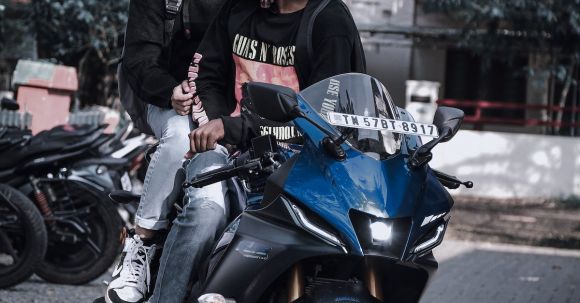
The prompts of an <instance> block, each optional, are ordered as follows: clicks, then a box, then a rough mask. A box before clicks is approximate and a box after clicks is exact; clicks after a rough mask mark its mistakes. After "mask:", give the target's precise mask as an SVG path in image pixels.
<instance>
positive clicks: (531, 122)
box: [437, 99, 580, 136]
mask: <svg viewBox="0 0 580 303" xmlns="http://www.w3.org/2000/svg"><path fill="white" fill-rule="evenodd" d="M437 104H438V105H440V106H452V107H457V108H461V109H465V110H469V111H470V112H471V111H472V112H473V114H470V115H466V116H465V118H464V120H463V121H464V122H466V123H469V124H473V126H474V128H475V129H477V130H482V129H483V126H484V125H486V124H494V125H509V126H544V127H547V128H551V129H562V128H570V129H571V132H570V133H571V135H573V136H574V135H577V132H576V131H575V129H577V128H580V123H579V122H578V121H577V119H576V118H577V117H576V116H577V114H578V113H580V107H578V106H572V107H561V106H557V105H539V104H521V103H513V102H492V101H485V100H455V99H440V100H437ZM490 110H502V111H510V112H519V113H523V115H520V116H523V118H517V117H515V118H511V117H510V118H506V117H498V116H494V114H493V113H490ZM530 111H535V112H539V113H540V114H539V115H538V116H542V117H546V118H545V119H537V118H528V117H527V116H529V115H528V114H529V112H530ZM558 112H563V113H569V114H570V117H569V119H567V120H566V121H557V120H556V119H553V118H551V117H553V116H554V114H555V113H558Z"/></svg>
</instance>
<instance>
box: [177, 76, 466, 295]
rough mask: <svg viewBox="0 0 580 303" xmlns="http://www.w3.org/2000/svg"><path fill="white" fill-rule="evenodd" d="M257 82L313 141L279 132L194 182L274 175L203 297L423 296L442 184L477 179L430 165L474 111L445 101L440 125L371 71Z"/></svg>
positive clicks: (221, 245)
mask: <svg viewBox="0 0 580 303" xmlns="http://www.w3.org/2000/svg"><path fill="white" fill-rule="evenodd" d="M246 91H247V94H248V97H249V98H250V100H251V101H252V103H253V105H254V108H255V111H256V112H257V113H258V114H259V115H260V116H261V117H263V118H266V119H269V120H273V121H277V122H293V124H294V126H295V127H296V128H297V129H298V130H299V131H300V132H301V133H302V134H303V137H304V145H303V146H302V148H301V149H300V150H299V151H296V152H295V153H294V154H293V155H291V156H290V157H288V154H289V153H288V152H287V151H283V150H281V149H279V148H277V145H276V144H275V142H273V140H272V138H271V137H270V138H269V139H268V140H266V141H265V142H261V143H260V144H258V145H259V146H261V147H260V148H257V147H255V148H254V151H253V155H254V157H250V159H251V160H240V159H238V161H236V163H235V164H233V165H231V166H228V167H225V168H221V169H219V170H216V171H212V172H208V173H205V174H202V175H198V176H197V177H196V178H194V179H193V180H190V182H189V184H188V185H190V186H196V187H200V186H203V185H206V184H210V183H213V182H218V181H222V180H225V179H227V178H230V177H232V176H238V177H241V178H242V179H245V180H246V181H251V180H252V179H256V177H259V176H264V175H269V176H268V177H267V178H266V179H265V183H263V187H262V188H263V198H262V199H261V202H260V204H259V206H258V207H255V208H254V209H253V210H246V211H244V212H242V213H241V215H239V216H238V217H237V218H236V219H235V220H234V221H233V222H232V223H231V224H230V225H229V226H228V228H227V229H226V230H225V232H224V233H223V235H222V237H221V239H220V241H219V242H218V244H217V245H216V247H215V249H214V250H213V252H212V254H211V256H210V259H209V263H208V268H207V272H206V273H205V274H204V276H203V277H202V278H201V281H202V282H203V283H202V284H203V287H202V289H203V291H202V293H203V294H204V295H202V296H201V297H200V300H199V301H200V302H248V303H250V302H252V303H253V302H417V301H419V299H420V298H421V295H422V294H423V292H424V291H425V289H426V287H427V285H428V283H429V280H430V278H431V277H432V276H433V274H434V272H435V271H436V269H437V266H438V265H437V264H438V263H437V261H436V260H435V258H434V256H433V254H432V252H431V251H432V249H433V248H435V247H436V246H437V245H439V244H440V243H441V241H442V240H443V235H444V234H445V229H446V228H447V224H448V222H449V218H450V211H451V207H452V206H453V200H452V198H451V196H450V195H449V194H448V192H447V191H446V190H445V189H444V188H443V187H444V186H446V187H448V188H457V187H459V186H460V185H464V186H466V187H471V186H472V184H471V182H461V181H460V180H458V179H457V178H455V177H452V176H449V175H445V174H443V173H440V172H438V171H436V170H433V169H431V168H430V167H429V166H428V165H427V163H428V162H429V160H430V159H431V149H432V148H433V147H434V146H435V145H437V144H438V143H442V142H445V141H448V140H450V139H451V138H452V137H453V136H454V135H455V133H456V132H457V130H458V129H459V126H460V124H461V122H462V120H463V112H462V111H461V110H458V109H454V108H448V107H440V108H439V109H438V110H437V112H436V114H435V118H434V122H433V124H422V123H416V122H414V121H413V118H412V117H411V116H410V115H409V113H408V112H406V111H405V110H403V109H401V108H398V107H396V106H395V105H394V103H393V101H392V99H391V97H390V96H389V93H388V91H387V90H386V89H385V87H384V86H383V85H382V84H381V83H380V82H379V81H378V80H377V79H374V78H372V77H370V76H368V75H362V74H344V75H339V76H336V77H332V78H329V79H326V80H323V81H321V82H319V83H317V84H315V85H313V86H311V87H309V88H308V89H306V90H304V91H302V92H301V93H299V94H296V93H294V92H293V91H292V90H290V89H289V88H285V87H281V86H276V85H270V84H262V83H250V84H247V87H246ZM421 137H431V138H432V140H431V141H429V142H428V143H426V144H422V143H421ZM262 141H264V140H262ZM256 142H258V141H256ZM258 150H260V151H258ZM283 159H286V160H283ZM257 179H259V178H257Z"/></svg>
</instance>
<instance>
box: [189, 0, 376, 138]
mask: <svg viewBox="0 0 580 303" xmlns="http://www.w3.org/2000/svg"><path fill="white" fill-rule="evenodd" d="M257 9H260V8H259V1H257V0H230V1H228V2H226V4H224V6H223V7H222V9H221V10H220V12H219V13H218V15H217V16H216V19H215V20H214V21H213V22H212V24H211V25H210V27H209V28H208V30H207V33H206V36H205V37H204V39H203V41H202V43H201V45H200V47H199V50H198V52H199V53H200V54H201V55H202V56H203V59H202V60H201V64H200V65H199V73H198V75H196V76H197V78H196V79H190V82H192V83H195V86H196V88H197V93H198V95H199V97H200V99H201V102H202V104H203V107H204V109H205V111H206V113H207V116H208V118H209V119H210V120H211V119H216V118H222V120H223V122H224V127H225V138H224V140H223V143H228V144H235V145H238V146H240V147H244V146H245V145H246V144H247V142H248V140H249V139H250V138H252V137H254V136H256V135H257V134H258V130H257V125H256V124H255V123H254V121H255V119H251V118H250V117H249V116H248V115H247V113H246V114H244V111H243V112H242V113H243V114H242V116H241V117H230V114H231V113H232V112H233V111H234V109H235V107H236V105H237V104H236V100H235V98H234V78H235V66H234V63H233V60H232V43H233V39H234V32H235V29H236V28H237V27H238V26H239V25H240V24H242V22H244V20H245V19H246V18H248V17H249V16H251V15H252V13H253V12H254V11H255V10H257ZM294 67H295V69H296V72H297V75H298V80H299V84H300V89H301V90H302V89H304V88H306V87H308V86H310V85H311V84H314V83H316V82H318V81H320V80H323V79H326V78H328V77H331V76H334V75H337V74H342V73H347V72H360V73H365V72H366V63H365V57H364V51H363V48H362V44H361V41H360V37H359V34H358V30H357V28H356V25H355V23H354V20H353V19H352V16H351V14H350V12H349V11H348V8H347V7H346V5H345V4H344V3H343V2H342V1H341V0H309V1H308V4H307V6H306V8H305V9H304V12H303V14H302V19H301V23H300V29H299V31H298V36H297V37H296V61H295V64H294Z"/></svg>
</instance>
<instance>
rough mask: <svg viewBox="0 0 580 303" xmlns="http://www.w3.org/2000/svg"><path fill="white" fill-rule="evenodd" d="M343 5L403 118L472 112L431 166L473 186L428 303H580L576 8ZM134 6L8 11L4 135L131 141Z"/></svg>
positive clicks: (397, 0) (71, 1)
mask: <svg viewBox="0 0 580 303" xmlns="http://www.w3.org/2000/svg"><path fill="white" fill-rule="evenodd" d="M345 2H346V3H347V5H348V6H349V7H350V9H351V12H352V14H353V16H354V18H355V21H356V22H357V25H358V28H359V30H360V32H361V37H362V39H363V43H364V46H365V51H366V57H367V65H368V71H369V73H370V74H371V75H373V76H375V77H377V78H378V79H379V80H381V81H382V82H383V83H384V84H385V86H386V87H387V89H388V90H389V92H390V93H391V95H392V97H393V99H394V100H395V102H396V104H397V105H398V106H400V107H404V108H407V110H409V111H410V112H411V114H412V115H413V116H414V117H415V119H416V120H418V121H419V122H426V123H429V122H431V120H432V118H433V114H434V112H435V109H436V108H437V106H453V107H458V108H461V109H463V110H464V111H465V113H466V118H465V121H464V125H463V127H462V130H461V131H460V133H459V134H458V135H457V136H456V137H455V138H454V140H452V141H450V142H449V143H446V144H442V145H440V146H438V147H436V149H435V151H434V157H433V161H432V162H431V166H433V167H435V168H437V169H440V170H442V171H444V172H446V173H449V174H452V175H456V176H458V177H460V178H463V179H469V180H472V181H473V182H474V183H475V186H474V188H473V189H457V190H454V191H452V194H453V196H454V197H455V199H456V206H455V208H454V209H455V211H454V214H453V216H452V219H451V224H450V230H449V232H448V233H447V236H446V240H445V241H444V244H443V246H442V247H441V248H438V251H436V255H439V257H440V258H441V259H442V260H443V262H442V263H441V266H440V267H441V268H440V271H439V273H438V275H439V276H438V278H437V279H436V280H435V281H434V283H433V285H432V286H431V287H430V288H429V290H428V292H427V294H426V296H425V298H424V302H490V301H496V302H520V301H521V302H580V274H579V273H580V140H579V136H580V121H579V120H578V119H579V118H580V88H579V83H578V81H579V80H580V1H578V0H552V1H547V0H546V1H528V0H513V1H493V0H345ZM127 6H128V0H0V98H2V97H5V98H9V99H15V100H16V101H17V103H18V104H19V110H18V112H14V111H7V110H2V111H0V125H4V126H12V127H18V128H21V129H30V130H31V132H32V134H37V133H39V132H41V131H43V130H48V129H51V128H53V127H55V126H57V125H61V124H65V123H70V124H75V125H89V126H90V125H99V124H101V123H108V125H109V126H108V127H107V129H106V130H104V131H105V132H107V133H111V134H117V133H119V132H122V131H126V130H127V129H126V128H125V129H124V128H123V127H124V126H125V125H126V122H124V121H125V119H126V118H124V115H123V113H122V108H121V107H120V103H119V100H118V93H117V84H116V79H115V73H116V67H117V63H118V58H119V56H120V53H121V48H122V42H123V30H124V26H125V23H126V21H127ZM136 171H137V170H136V169H135V170H134V171H133V172H132V173H131V174H132V175H131V176H132V178H131V179H132V180H133V182H137V183H138V178H137V177H136V174H137V173H136ZM137 188H138V186H137ZM106 275H107V274H105V276H106ZM105 276H103V277H105ZM102 279H103V278H99V279H96V280H94V281H93V282H91V283H88V284H86V285H85V286H74V287H72V286H57V285H55V284H50V283H45V282H42V280H41V279H39V278H38V277H34V278H32V279H31V280H29V281H28V282H26V283H23V284H20V285H17V286H14V287H12V288H9V289H7V290H0V302H2V303H4V302H6V303H7V302H73V301H74V302H81V301H89V302H90V300H89V299H90V298H94V297H95V296H96V295H98V294H99V293H100V292H101V291H102V286H101V283H100V281H101V280H102Z"/></svg>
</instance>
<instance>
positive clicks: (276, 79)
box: [231, 7, 303, 140]
mask: <svg viewBox="0 0 580 303" xmlns="http://www.w3.org/2000/svg"><path fill="white" fill-rule="evenodd" d="M302 13H303V11H302V10H300V11H297V12H294V13H289V14H280V13H278V12H276V11H275V7H273V8H272V9H267V10H265V9H259V10H256V11H255V13H254V14H252V16H250V17H249V18H248V19H247V20H246V21H245V22H243V23H242V24H241V26H240V27H239V29H237V30H236V31H235V32H234V39H233V42H232V56H233V61H234V66H235V73H236V75H235V78H234V81H235V86H234V87H235V88H234V90H235V98H236V101H237V106H236V109H235V110H234V112H233V113H232V114H231V116H234V117H235V116H238V115H239V114H240V102H241V100H242V85H243V84H244V83H246V82H265V83H272V84H278V85H283V86H287V87H290V88H292V89H293V90H294V91H296V92H298V91H299V90H300V83H299V81H298V75H297V73H296V68H295V67H294V62H295V52H296V36H297V33H298V28H299V27H300V21H301V18H302ZM259 127H260V133H261V134H262V135H266V134H273V135H275V136H276V138H277V139H278V140H288V139H292V138H294V137H296V136H297V135H298V134H297V132H296V130H295V129H294V127H293V126H290V125H287V124H280V123H276V122H273V121H269V120H264V119H261V121H259Z"/></svg>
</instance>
